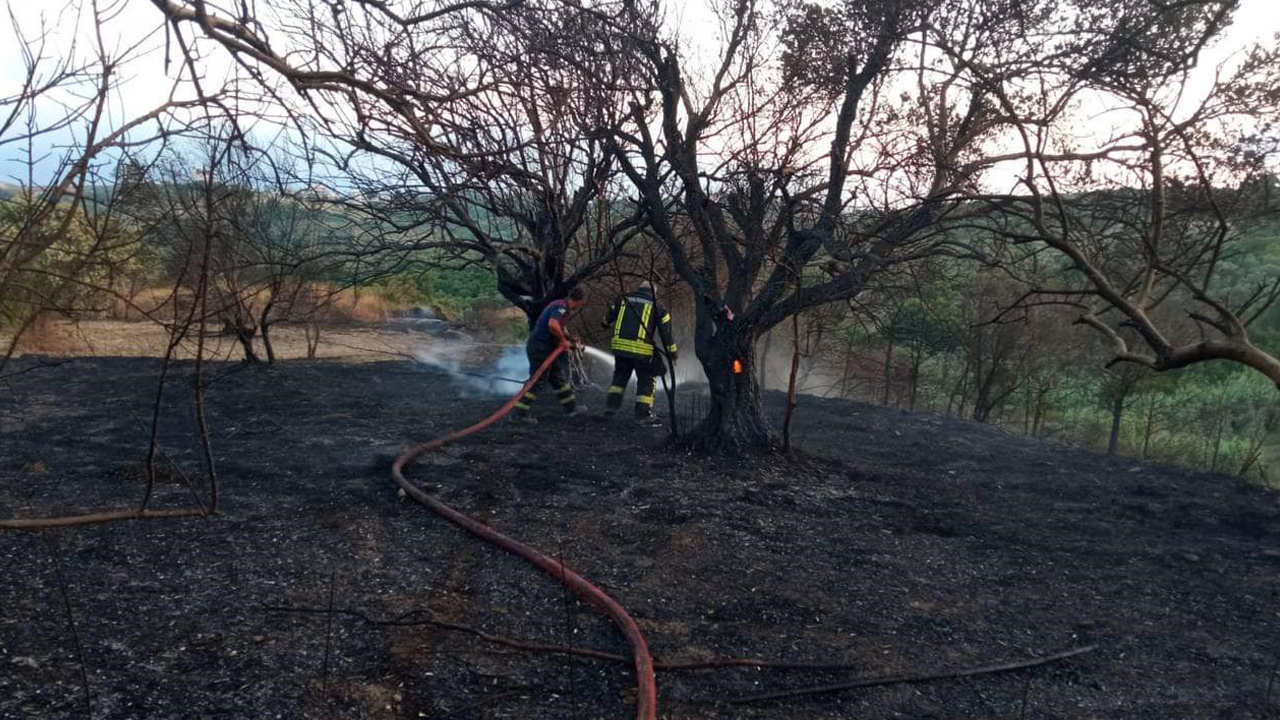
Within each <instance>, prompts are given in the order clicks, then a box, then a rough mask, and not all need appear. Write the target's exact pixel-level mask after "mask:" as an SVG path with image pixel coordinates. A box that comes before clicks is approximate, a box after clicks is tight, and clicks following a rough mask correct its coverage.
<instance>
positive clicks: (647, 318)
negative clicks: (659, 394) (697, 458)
mask: <svg viewBox="0 0 1280 720" xmlns="http://www.w3.org/2000/svg"><path fill="white" fill-rule="evenodd" d="M602 324H603V325H604V326H605V327H611V328H613V339H612V340H611V341H610V342H609V348H610V349H611V350H613V384H612V385H610V386H609V395H608V398H607V399H606V401H605V411H604V412H605V415H606V416H611V415H613V414H614V413H616V412H617V411H618V410H619V409H620V408H621V407H622V394H623V393H624V392H626V390H627V383H628V382H630V380H631V373H633V372H634V373H635V374H636V420H637V421H639V422H640V424H642V425H649V426H656V425H661V424H662V423H661V421H660V420H658V416H657V415H655V414H654V412H653V395H654V379H655V378H656V377H657V376H659V375H661V374H662V373H663V372H665V370H664V368H663V364H662V358H661V353H659V352H657V350H656V348H655V346H654V345H655V342H656V341H658V340H659V339H660V340H661V342H662V346H661V347H663V348H665V352H666V355H667V357H669V358H670V359H671V360H672V361H673V362H674V361H675V359H676V352H677V348H676V344H675V343H674V342H672V340H671V314H670V313H668V312H667V310H666V308H664V307H662V305H660V304H659V303H658V301H657V300H655V299H654V297H653V284H652V283H649V282H644V283H641V284H640V287H639V289H637V290H636V291H635V292H633V293H630V294H628V295H623V296H622V297H620V298H618V299H617V300H615V301H614V303H613V305H611V306H609V312H608V313H606V314H605V317H604V321H603V322H602Z"/></svg>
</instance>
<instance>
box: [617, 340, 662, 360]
mask: <svg viewBox="0 0 1280 720" xmlns="http://www.w3.org/2000/svg"><path fill="white" fill-rule="evenodd" d="M609 349H610V350H620V351H622V352H627V353H631V354H633V355H643V356H645V357H648V356H650V355H652V354H653V346H652V345H650V344H649V343H647V342H640V341H638V340H623V339H622V338H614V339H613V341H612V342H610V343H609Z"/></svg>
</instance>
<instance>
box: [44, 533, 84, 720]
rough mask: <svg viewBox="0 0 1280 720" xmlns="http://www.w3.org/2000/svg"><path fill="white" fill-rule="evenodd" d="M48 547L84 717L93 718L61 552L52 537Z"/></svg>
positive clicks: (80, 646)
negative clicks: (73, 651)
mask: <svg viewBox="0 0 1280 720" xmlns="http://www.w3.org/2000/svg"><path fill="white" fill-rule="evenodd" d="M49 547H50V550H51V551H52V553H53V564H54V571H55V572H56V573H57V576H58V589H59V590H60V591H61V592H62V608H63V610H64V611H65V612H66V615H67V626H68V627H70V628H71V639H72V640H73V641H75V649H76V662H77V663H78V664H79V665H80V682H81V684H82V685H83V687H84V717H85V720H92V718H93V696H92V695H90V693H89V668H88V667H87V666H86V665H85V661H84V646H83V645H82V644H81V643H80V631H79V630H77V629H76V617H75V613H73V612H72V611H71V593H70V592H68V590H67V576H66V575H65V574H64V573H63V571H62V553H61V552H60V551H59V550H58V541H57V540H55V539H53V538H52V537H51V538H50V540H49Z"/></svg>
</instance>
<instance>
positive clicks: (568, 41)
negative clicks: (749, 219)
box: [154, 0, 640, 322]
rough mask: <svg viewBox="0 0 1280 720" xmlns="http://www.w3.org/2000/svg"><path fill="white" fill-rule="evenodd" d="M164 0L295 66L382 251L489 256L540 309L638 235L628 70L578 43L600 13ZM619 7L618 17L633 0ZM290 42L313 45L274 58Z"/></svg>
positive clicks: (235, 48)
mask: <svg viewBox="0 0 1280 720" xmlns="http://www.w3.org/2000/svg"><path fill="white" fill-rule="evenodd" d="M154 1H155V4H156V6H157V8H159V9H160V10H161V11H162V12H163V13H164V15H165V17H166V18H167V19H168V20H169V21H170V23H171V24H172V25H173V27H175V28H181V27H184V26H195V27H196V28H197V29H198V32H199V33H200V34H201V36H202V37H204V38H207V39H210V40H213V41H215V42H217V43H220V44H221V45H222V46H224V47H225V48H227V49H228V50H230V51H231V52H232V53H233V54H234V57H236V58H237V60H239V61H240V62H241V63H242V64H243V66H244V67H245V68H246V69H247V71H248V72H250V73H251V74H253V75H254V76H255V77H258V78H260V79H261V80H262V82H263V83H264V86H265V87H269V86H270V81H271V79H273V78H283V79H284V80H285V81H287V82H288V83H289V84H290V85H291V86H292V89H293V90H296V91H298V93H299V94H300V96H301V98H302V102H300V103H296V102H295V103H293V104H290V105H289V107H290V112H291V113H292V114H293V117H294V118H296V119H298V118H305V122H307V123H309V124H310V125H311V126H313V127H314V128H315V130H316V132H319V133H321V134H323V135H324V136H325V137H326V138H328V140H329V141H330V142H331V144H330V145H329V148H328V149H329V153H328V154H329V159H330V161H331V162H332V164H333V165H334V166H335V167H338V168H341V170H342V171H343V172H344V173H345V174H346V175H347V176H348V177H349V178H350V180H351V181H352V182H353V183H354V185H355V188H356V189H357V190H358V192H357V193H355V194H354V195H353V196H352V197H350V198H349V199H348V200H347V204H348V206H349V207H350V208H351V209H352V210H359V211H362V212H366V213H368V214H370V216H371V217H373V218H376V220H377V222H378V223H380V225H381V227H383V228H384V229H385V230H386V232H385V233H384V234H383V236H382V239H383V242H381V243H377V244H374V245H371V246H370V247H369V248H368V249H369V250H371V251H380V252H383V253H388V254H393V255H394V254H400V256H401V257H403V258H404V259H405V261H406V262H409V261H412V262H419V263H420V262H439V263H448V264H451V265H453V266H461V265H468V264H483V265H485V266H487V267H488V268H490V269H491V270H492V271H493V273H494V275H495V277H496V279H497V284H498V289H499V291H500V292H501V293H502V295H503V296H504V297H506V298H507V299H508V300H510V301H511V302H512V303H513V304H515V305H516V306H518V307H520V308H521V309H522V310H523V311H524V312H525V313H526V314H527V315H528V316H529V319H530V322H532V320H533V319H535V318H536V317H537V315H538V313H539V312H540V311H541V310H542V308H543V307H544V306H545V305H546V303H547V302H549V301H550V300H551V299H554V298H556V297H561V296H563V295H564V294H565V293H566V292H567V290H568V289H569V288H570V287H573V286H574V285H577V284H578V283H580V282H582V281H583V280H584V279H585V278H587V277H589V276H590V275H591V274H593V273H595V272H597V271H599V270H600V268H602V267H603V266H604V265H605V264H606V263H608V261H609V260H610V259H611V258H612V257H614V256H615V255H616V254H617V252H618V251H619V250H620V249H621V248H622V247H623V246H624V245H625V243H626V242H627V241H628V240H629V239H631V238H632V237H634V235H635V234H636V233H637V232H638V230H639V225H640V222H639V216H638V214H637V213H635V212H633V211H628V209H627V203H626V202H625V198H624V197H623V196H622V195H621V193H619V192H618V183H617V182H616V181H615V179H614V178H615V175H616V172H617V171H616V165H615V162H614V160H613V156H612V155H611V154H610V153H609V152H608V151H607V149H606V147H605V144H604V141H603V138H604V137H605V136H606V135H608V134H609V133H610V132H611V131H612V130H613V129H614V128H616V126H617V125H618V124H619V123H620V122H622V119H623V115H624V112H623V111H622V110H620V109H619V108H621V107H622V104H621V103H620V102H619V100H618V97H617V90H616V88H617V87H619V86H625V85H626V81H625V80H624V79H623V75H624V74H625V73H626V72H628V70H627V68H626V67H625V65H623V64H620V63H615V64H614V65H613V66H612V67H611V68H610V69H608V70H605V71H602V70H601V67H600V66H599V65H596V66H593V67H591V68H590V72H585V71H584V69H583V66H582V63H581V62H580V58H576V57H575V56H574V54H573V53H571V52H566V51H565V48H567V47H570V46H577V47H579V48H580V47H581V44H582V43H583V42H588V41H587V40H585V38H591V37H594V38H599V37H601V33H600V32H599V31H598V29H597V28H596V27H595V26H597V25H600V24H601V22H602V21H601V20H600V19H598V18H597V14H596V12H583V11H579V12H575V11H574V10H573V9H572V7H571V6H570V5H568V4H564V3H557V2H548V3H486V2H456V3H448V2H442V3H434V4H426V5H423V6H419V7H417V8H416V9H415V11H414V12H413V13H412V14H400V13H399V12H398V11H397V10H396V9H395V8H394V7H393V6H391V5H390V4H385V3H353V4H350V5H348V6H335V7H333V8H330V7H328V6H321V5H317V4H315V3H310V2H305V3H304V2H294V3H284V4H281V5H279V6H278V7H277V8H275V11H274V13H273V14H272V15H271V17H269V18H267V17H253V16H249V15H246V14H245V13H244V12H241V9H240V8H238V7H237V8H227V9H220V8H218V7H216V6H214V5H212V4H207V3H204V2H169V1H166V0H154ZM601 8H605V6H603V5H602V6H601ZM598 11H599V12H604V11H605V10H603V9H598ZM608 11H609V12H613V13H615V14H617V15H621V14H623V13H624V12H625V3H617V4H616V5H615V6H614V7H613V8H612V9H609V10H608ZM282 46H289V47H297V48H300V49H299V51H298V52H294V53H288V54H287V55H286V54H278V53H277V51H276V50H275V48H278V47H282ZM601 72H604V73H605V74H606V75H608V78H607V80H605V81H601V78H600V75H599V73H601ZM274 92H275V95H276V97H277V98H278V99H282V100H284V98H283V94H282V92H280V91H274ZM298 122H299V123H302V122H303V120H301V119H299V120H298ZM409 253H412V254H411V255H410V254H409Z"/></svg>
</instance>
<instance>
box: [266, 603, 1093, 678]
mask: <svg viewBox="0 0 1280 720" xmlns="http://www.w3.org/2000/svg"><path fill="white" fill-rule="evenodd" d="M263 609H264V610H267V611H268V612H283V613H298V614H308V615H323V614H328V613H332V614H335V615H347V616H349V617H354V618H358V619H360V620H363V621H364V622H366V623H368V624H370V625H377V626H381V627H414V626H419V625H430V626H432V627H438V628H441V629H443V630H453V631H456V632H462V633H467V634H469V635H474V636H475V637H478V638H480V639H481V640H484V641H485V642H490V643H494V644H495V645H502V646H504V647H509V648H512V649H514V650H524V651H527V652H546V653H555V654H561V655H576V656H579V657H585V658H591V659H594V660H604V661H607V662H619V663H630V662H631V658H630V657H628V656H626V655H618V654H615V653H610V652H604V651H602V650H590V649H587V648H578V647H572V646H568V645H555V644H550V643H535V642H528V641H525V640H517V639H515V638H510V637H506V636H504V635H495V634H493V633H489V632H485V631H484V630H480V629H478V628H475V627H472V626H470V625H462V624H459V623H453V622H447V621H444V620H435V619H433V618H426V617H421V616H422V615H425V614H426V613H425V612H424V611H422V610H410V611H408V612H406V613H403V614H401V615H398V616H396V617H394V618H392V619H390V620H379V619H376V618H372V617H370V616H368V615H366V614H365V613H362V612H360V611H359V610H350V609H346V608H336V609H333V610H329V609H327V608H309V607H286V606H275V605H268V606H265V607H264V608H263ZM1092 649H1093V646H1089V647H1086V648H1080V649H1076V650H1072V651H1069V652H1068V653H1067V654H1060V655H1058V656H1051V657H1048V658H1039V659H1037V660H1034V661H1030V662H1029V663H1028V662H1027V661H1022V662H1021V663H1020V664H1014V665H1013V666H1012V667H1004V670H1006V671H1007V670H1012V669H1017V668H1020V667H1031V666H1033V665H1040V664H1044V663H1046V662H1050V661H1052V660H1058V659H1062V658H1063V657H1070V656H1071V655H1078V654H1080V653H1083V652H1088V651H1089V650H1092ZM722 667H758V668H778V669H784V670H786V669H790V670H852V669H858V668H864V667H866V663H865V662H857V663H848V662H789V661H785V660H763V659H758V658H721V659H718V660H716V659H713V660H691V661H686V662H661V661H658V660H655V661H654V663H653V668H654V669H655V670H666V671H674V670H710V669H714V668H722ZM994 667H1002V666H994ZM1000 671H1001V670H999V669H995V670H992V669H987V670H985V672H1000ZM958 672H959V673H961V674H960V675H957V674H954V673H953V674H948V675H945V676H940V677H961V676H962V675H963V674H978V673H976V672H974V671H967V670H961V671H958ZM894 677H905V676H894ZM894 677H889V678H872V679H870V680H869V681H858V680H855V681H853V682H866V683H867V684H868V685H876V684H890V683H891V682H908V681H909V680H897V679H894ZM922 677H923V679H935V678H932V677H928V676H922ZM916 679H917V680H919V679H920V678H916ZM853 687H859V686H857V685H855V686H853Z"/></svg>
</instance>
